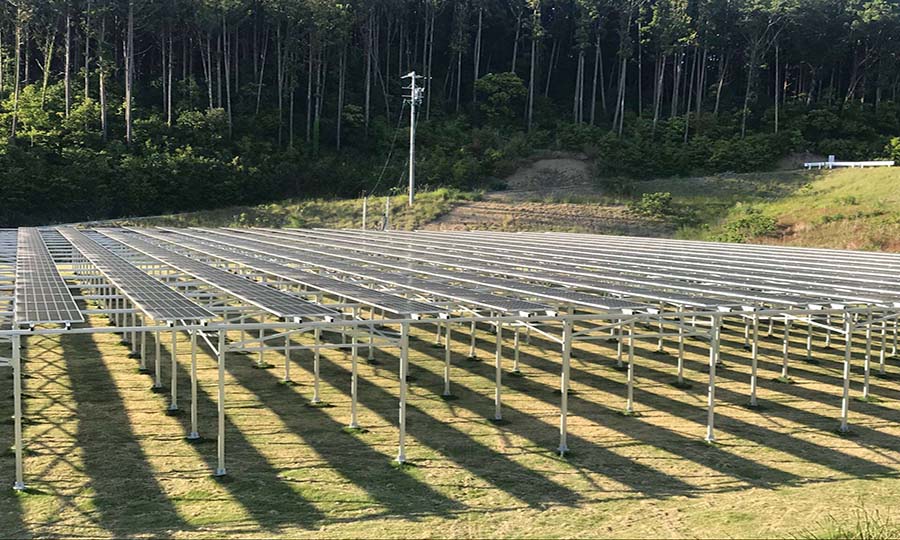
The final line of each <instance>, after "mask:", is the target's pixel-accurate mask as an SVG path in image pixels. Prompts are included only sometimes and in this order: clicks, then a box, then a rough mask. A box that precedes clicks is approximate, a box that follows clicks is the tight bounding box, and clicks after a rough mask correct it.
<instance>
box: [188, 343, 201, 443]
mask: <svg viewBox="0 0 900 540" xmlns="http://www.w3.org/2000/svg"><path fill="white" fill-rule="evenodd" d="M187 438H188V439H190V440H197V439H199V438H200V433H199V432H198V431H197V331H196V330H191V433H190V434H189V435H188V437H187Z"/></svg>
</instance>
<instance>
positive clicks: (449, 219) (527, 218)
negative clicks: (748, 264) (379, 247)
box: [425, 200, 674, 236]
mask: <svg viewBox="0 0 900 540" xmlns="http://www.w3.org/2000/svg"><path fill="white" fill-rule="evenodd" d="M425 229H429V230H471V229H489V230H499V231H513V230H516V231H527V230H556V231H575V232H590V233H605V234H627V235H639V236H669V235H671V234H672V233H673V232H674V227H673V226H672V225H671V224H669V223H666V222H664V221H657V220H650V219H645V218H641V217H638V216H634V215H632V214H631V213H630V212H628V210H627V209H626V208H625V207H624V206H607V205H601V204H566V203H538V202H515V203H513V202H500V201H497V200H488V201H479V202H472V203H466V204H462V205H459V206H457V207H455V208H453V210H451V211H450V212H448V213H447V214H444V215H443V216H441V217H439V218H438V219H436V220H435V221H432V222H431V223H429V224H428V225H426V226H425Z"/></svg>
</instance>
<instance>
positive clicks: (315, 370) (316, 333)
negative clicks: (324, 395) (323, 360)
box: [312, 326, 322, 403]
mask: <svg viewBox="0 0 900 540" xmlns="http://www.w3.org/2000/svg"><path fill="white" fill-rule="evenodd" d="M313 338H314V342H315V349H313V398H312V402H313V403H319V358H320V356H321V353H320V352H319V343H320V342H321V341H322V330H321V329H320V328H319V327H318V326H317V327H316V328H315V330H313Z"/></svg>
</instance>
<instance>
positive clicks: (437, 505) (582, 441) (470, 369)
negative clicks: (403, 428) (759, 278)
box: [0, 318, 900, 538]
mask: <svg viewBox="0 0 900 540" xmlns="http://www.w3.org/2000/svg"><path fill="white" fill-rule="evenodd" d="M91 323H92V324H94V325H97V326H100V325H105V320H102V319H99V318H94V319H92V320H91ZM795 330H796V327H795ZM793 335H794V339H795V340H796V341H795V342H794V347H795V354H794V355H793V357H792V364H791V377H792V378H793V379H794V384H782V383H778V382H776V381H775V380H774V379H775V378H776V377H777V376H778V375H779V368H780V360H781V357H780V336H779V335H778V332H777V329H776V335H775V336H774V337H772V338H764V340H763V341H764V343H763V347H762V357H761V358H762V361H761V364H760V366H761V375H760V381H761V382H760V394H759V395H760V400H761V404H762V407H761V408H759V409H749V408H747V407H745V405H746V403H747V396H748V381H749V366H748V361H747V359H746V352H745V351H744V350H743V349H742V347H741V345H742V339H741V337H740V335H739V329H736V328H731V329H729V330H728V331H727V332H726V333H725V334H724V340H723V350H722V353H723V361H724V366H722V367H720V368H719V369H718V374H719V382H720V388H719V391H718V397H719V406H718V408H717V411H718V419H717V420H718V424H717V426H718V431H717V436H718V441H717V442H716V443H715V444H706V443H704V442H703V436H704V434H705V421H706V412H705V407H704V405H705V399H706V398H705V396H706V380H707V374H706V373H705V366H706V362H707V354H708V353H707V346H706V345H705V344H704V343H703V342H700V341H689V342H688V344H687V352H688V362H687V368H688V374H689V380H690V381H691V383H692V386H691V388H688V389H678V388H675V387H674V386H672V384H671V383H672V382H673V380H674V377H675V366H674V357H673V356H670V355H668V354H660V353H657V352H655V344H649V343H646V344H641V345H640V346H639V347H638V349H637V350H638V356H637V360H636V366H637V369H636V376H637V387H636V391H635V398H636V409H637V411H638V413H639V416H635V417H629V416H624V415H622V414H621V411H622V409H623V407H624V405H625V385H624V381H625V374H624V373H623V372H621V371H618V370H616V369H615V368H614V355H615V352H614V351H615V344H613V343H608V342H605V341H600V342H590V344H586V343H581V344H579V345H577V346H576V349H575V359H574V360H573V365H572V381H573V382H572V394H571V396H570V411H571V416H570V441H569V444H570V447H571V449H572V453H571V455H569V456H568V457H567V458H565V459H560V458H559V457H558V456H557V455H556V454H555V452H554V449H555V448H556V446H557V444H558V435H557V425H558V402H559V395H558V393H557V392H555V390H556V389H557V388H558V384H559V351H558V348H557V346H554V345H552V344H550V343H549V342H547V341H544V340H542V339H538V338H537V337H535V338H534V339H532V341H531V343H530V344H525V345H523V347H522V356H521V363H522V366H521V367H522V373H523V376H521V377H512V376H509V375H506V376H505V380H504V385H505V387H504V413H505V418H506V420H508V423H506V424H504V425H494V424H492V423H491V422H489V421H488V420H487V419H488V418H491V417H492V414H493V365H492V354H493V350H494V344H493V339H494V338H493V336H492V335H491V334H489V333H488V332H487V331H479V334H478V337H479V340H478V350H479V357H480V361H470V360H467V359H465V358H464V357H465V356H466V355H467V352H468V338H467V336H465V335H464V334H463V333H462V332H458V331H457V332H454V334H453V338H454V339H453V341H452V350H453V364H454V367H453V391H454V393H455V394H456V395H457V396H458V399H457V400H454V401H444V400H442V399H440V391H441V373H442V359H443V350H442V349H440V348H436V347H435V346H434V344H433V340H434V334H433V327H432V328H422V329H419V330H415V332H414V339H413V340H412V341H411V345H412V354H411V368H410V374H411V379H412V380H411V396H410V405H409V433H410V441H409V447H408V456H409V458H410V459H411V463H412V466H410V467H407V468H403V469H398V468H396V467H394V466H393V465H392V460H393V458H394V457H395V453H396V444H397V429H396V417H397V400H398V389H399V384H398V381H397V373H398V372H397V368H398V360H397V356H396V354H397V351H396V350H390V349H389V350H379V351H377V355H376V358H377V359H378V360H379V361H380V364H379V365H368V364H365V363H361V370H360V405H361V407H360V423H361V425H362V426H363V427H364V428H366V430H367V431H365V432H363V433H347V432H345V431H344V430H342V427H343V426H345V425H346V424H347V422H348V419H349V388H350V382H349V378H350V377H349V375H350V374H349V358H348V357H347V355H345V354H344V353H342V352H339V351H327V352H326V353H324V357H323V362H322V377H323V386H322V391H323V399H324V400H325V401H326V402H327V403H328V404H330V405H331V406H330V407H326V408H315V407H310V406H308V405H309V399H310V397H311V394H312V389H311V382H312V375H311V370H312V361H311V354H310V353H309V352H306V351H298V352H295V353H294V355H293V358H292V360H291V361H292V362H293V370H292V372H293V376H294V379H295V380H296V381H297V382H299V383H300V384H299V385H298V386H295V387H289V386H284V385H281V384H279V379H280V376H281V369H282V366H283V362H284V356H283V354H281V353H279V352H278V351H271V352H269V353H267V357H266V359H267V360H268V361H269V362H270V363H272V364H274V366H275V368H274V369H270V370H259V369H254V368H253V367H252V364H253V361H254V358H253V357H250V356H246V355H238V354H235V355H229V357H228V360H227V394H228V408H227V440H228V456H227V457H228V468H229V476H228V477H227V479H224V480H216V479H214V478H213V477H211V474H210V473H211V470H212V468H213V467H214V466H215V452H216V447H215V444H214V442H213V441H212V440H210V441H208V442H203V443H200V444H189V443H188V442H187V441H185V439H184V436H185V434H186V433H187V429H188V418H187V416H186V415H184V416H174V417H173V416H167V415H165V414H164V410H165V408H166V405H167V397H166V395H164V394H154V393H151V392H150V391H149V386H150V384H151V379H150V378H149V377H148V376H147V375H141V374H139V373H137V371H136V367H137V361H136V360H133V359H129V358H128V357H127V354H128V352H129V349H128V348H127V347H125V346H123V345H121V344H120V343H119V339H120V338H119V337H118V336H116V335H114V334H105V335H95V336H88V335H63V336H61V337H34V338H29V339H28V340H27V346H26V349H25V356H26V364H25V369H26V372H27V374H28V378H27V379H26V381H25V386H26V388H25V392H26V394H27V398H26V402H25V408H26V417H27V424H26V426H25V440H26V441H27V456H26V462H25V465H26V468H27V475H28V476H27V480H28V483H29V486H30V488H31V489H30V490H29V491H28V492H27V493H23V494H15V493H13V492H12V490H9V489H3V490H0V531H2V536H4V537H17V538H21V537H58V536H64V537H151V536H176V537H183V538H200V537H213V536H221V535H223V534H228V535H233V536H234V537H247V538H250V537H256V538H258V537H275V536H281V537H302V536H309V537H311V536H315V537H346V536H359V537H394V538H418V537H509V536H514V537H594V536H598V537H639V536H654V537H715V538H723V537H772V536H777V537H801V538H803V537H840V536H842V535H841V530H842V529H841V527H844V529H843V530H844V531H847V530H850V531H857V530H859V529H860V525H858V524H857V522H859V521H860V520H861V521H862V523H863V525H864V526H868V527H876V526H877V527H880V529H879V530H883V531H888V532H889V533H890V534H884V535H881V536H883V537H887V536H890V535H896V534H897V532H898V529H897V524H898V523H900V478H898V477H900V465H898V462H900V423H898V421H900V382H898V378H897V377H898V375H900V368H898V366H897V359H895V358H890V359H889V360H888V373H889V375H891V378H874V379H873V383H872V384H873V386H872V392H873V394H874V395H875V396H877V397H878V398H879V401H877V402H872V403H862V402H853V405H852V413H851V421H852V425H853V429H854V433H853V435H854V436H852V437H840V436H838V435H837V434H836V433H835V432H834V429H835V427H836V426H837V422H838V417H839V410H840V399H839V394H840V363H839V352H838V350H836V349H834V350H825V349H822V348H821V345H822V336H817V338H816V346H817V348H816V354H815V361H814V362H812V363H810V362H806V361H805V353H804V352H803V344H804V341H803V340H804V336H803V335H802V333H801V332H798V331H795V332H794V333H793ZM231 337H232V338H237V337H238V336H236V335H233V336H231ZM511 338H512V336H511V334H510V333H509V332H507V334H506V341H505V345H506V346H507V347H510V346H511V345H512V343H511ZM330 339H336V337H335V336H331V337H330ZM162 341H163V350H164V351H168V345H169V339H168V338H167V337H166V338H165V339H163V340H162ZM300 341H305V340H304V339H301V340H300ZM667 348H668V351H670V352H671V351H672V348H673V344H672V343H669V344H667ZM150 350H152V340H151V347H150ZM508 350H509V349H507V351H508ZM179 351H180V354H179V358H178V361H179V367H178V377H179V388H181V400H180V403H181V406H182V408H185V409H186V408H187V406H188V401H187V397H188V393H187V390H188V388H189V380H188V368H189V355H188V354H186V353H187V351H188V343H187V338H186V337H185V336H181V337H180V344H179ZM857 352H858V353H859V352H860V351H857ZM164 356H165V357H164V358H163V370H164V371H163V380H164V381H168V380H169V375H170V372H169V367H168V366H169V362H168V357H167V356H168V355H167V353H164ZM855 362H856V366H855V367H856V369H855V374H854V378H855V382H854V385H853V393H854V395H857V396H858V395H859V394H860V384H859V383H858V381H859V380H860V379H861V375H860V370H861V361H860V359H859V358H857V359H856V361H855ZM199 366H200V370H199V374H200V375H199V376H200V381H201V384H200V392H199V396H200V397H199V406H200V432H201V434H202V435H207V436H213V435H214V433H215V391H216V390H215V380H216V367H215V361H214V358H213V357H211V356H210V355H209V354H208V353H207V352H206V351H203V353H202V354H200V356H199ZM504 367H505V369H506V371H507V372H508V371H509V370H510V369H511V367H512V364H511V360H505V361H504ZM3 373H4V375H3V376H4V378H6V377H7V376H8V375H7V374H8V373H9V370H4V372H3ZM7 380H8V379H7ZM166 384H168V383H166ZM11 407H12V405H11V397H10V395H9V393H8V392H4V393H3V394H2V396H0V413H2V414H3V416H4V417H8V416H9V415H10V414H11ZM11 431H12V430H11V429H10V428H9V427H5V428H4V429H2V430H0V436H2V444H3V447H4V448H5V447H8V446H9V445H10V444H11V442H12V441H11ZM12 467H13V460H12V455H11V453H7V454H4V455H3V456H2V457H0V475H2V477H3V478H4V481H5V482H8V483H11V482H12V471H13V468H12ZM860 516H864V517H862V518H861V517H860Z"/></svg>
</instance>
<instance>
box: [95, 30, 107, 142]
mask: <svg viewBox="0 0 900 540" xmlns="http://www.w3.org/2000/svg"><path fill="white" fill-rule="evenodd" d="M105 40H106V17H105V16H104V17H103V19H102V20H101V22H100V35H99V37H98V39H97V65H98V66H99V68H100V74H99V77H98V78H99V86H100V88H99V91H100V134H101V137H102V138H103V141H104V142H106V141H107V140H108V138H109V120H108V116H107V111H108V110H109V107H108V104H107V97H106V68H107V66H106V59H105V58H104V57H105V54H104V53H103V44H104V41H105Z"/></svg>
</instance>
